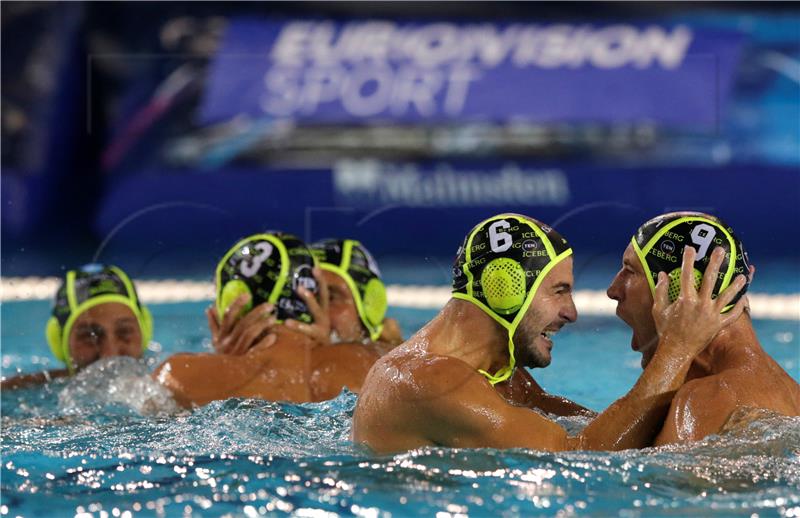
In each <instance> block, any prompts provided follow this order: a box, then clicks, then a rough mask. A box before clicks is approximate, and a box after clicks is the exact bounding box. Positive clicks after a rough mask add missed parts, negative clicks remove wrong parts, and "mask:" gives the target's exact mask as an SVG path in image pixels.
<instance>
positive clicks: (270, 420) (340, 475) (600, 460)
mask: <svg viewBox="0 0 800 518" xmlns="http://www.w3.org/2000/svg"><path fill="white" fill-rule="evenodd" d="M150 383H151V382H150V381H149V376H147V368H146V367H145V366H143V365H142V364H140V363H138V362H132V361H130V360H125V359H119V360H115V361H109V362H106V363H103V364H100V365H98V366H96V367H95V368H94V369H92V370H89V369H87V370H86V371H84V372H83V373H81V375H79V376H76V377H75V378H74V379H72V380H69V381H67V382H63V383H61V384H53V386H51V387H49V388H43V389H39V392H40V394H39V397H41V398H42V399H41V400H36V399H34V393H28V394H27V395H16V396H12V395H9V394H3V403H4V412H5V410H6V408H8V406H11V408H10V410H11V411H12V413H11V415H10V416H4V418H3V442H2V455H3V466H2V479H1V480H2V481H1V482H0V484H1V485H0V489H2V496H1V497H0V498H2V505H5V506H7V507H8V509H9V512H10V513H12V514H25V515H35V514H46V515H54V514H57V515H68V514H75V513H81V512H90V513H95V514H99V513H100V512H101V511H105V512H108V513H109V514H113V510H114V509H115V508H116V509H117V511H118V513H123V512H124V511H131V512H132V513H137V512H142V513H144V514H155V515H162V516H163V515H175V514H186V513H191V514H198V515H209V516H218V515H221V514H226V513H231V514H234V515H254V514H258V513H268V514H277V515H290V514H292V515H300V516H302V515H311V514H313V515H320V516H321V515H324V513H334V514H337V515H338V514H345V515H350V514H356V515H369V516H383V515H388V513H392V514H394V515H398V514H399V515H407V514H424V515H433V514H436V513H447V514H448V515H451V516H452V515H457V514H471V515H486V514H493V515H499V516H517V515H542V514H545V515H562V516H578V515H591V516H597V515H603V516H607V515H626V516H645V515H646V516H651V515H659V514H668V515H681V516H691V515H704V516H707V515H723V516H728V515H731V514H740V513H743V514H746V515H750V514H752V513H765V512H766V513H768V514H782V515H787V516H788V515H791V514H793V513H794V512H795V510H800V492H799V491H798V487H800V418H787V417H783V416H777V415H774V414H764V413H760V414H758V415H755V416H753V415H744V416H743V417H742V418H741V419H739V420H734V422H733V423H732V425H731V426H730V427H729V429H728V430H727V431H726V432H725V433H723V434H721V435H719V436H712V437H709V438H707V439H706V440H704V441H701V442H699V443H696V444H694V445H684V446H669V447H663V448H649V449H644V450H629V451H623V452H616V453H604V452H585V451H584V452H562V453H547V452H539V451H533V450H524V449H518V450H491V449H483V450H465V449H450V448H421V449H417V450H413V451H410V452H406V453H402V454H398V455H383V456H376V455H373V454H371V453H370V452H368V451H365V450H364V449H362V448H361V447H358V446H356V445H353V444H352V443H351V441H350V430H351V424H350V423H351V420H352V414H353V409H354V406H355V402H356V397H355V395H353V394H352V393H349V392H346V391H345V392H343V393H342V394H341V395H340V396H339V397H338V398H336V399H333V400H331V401H327V402H324V403H318V404H304V405H295V404H288V403H275V402H266V401H257V400H249V399H230V400H227V401H219V402H214V403H211V404H209V405H207V406H205V407H203V408H200V409H197V410H195V411H194V412H185V411H182V412H177V413H170V412H169V411H167V410H168V409H169V405H168V404H165V403H164V400H159V403H158V404H157V405H155V408H158V409H159V411H157V412H151V411H150V410H152V408H154V407H152V406H149V405H148V404H146V402H147V401H151V400H153V398H156V399H158V398H159V397H161V396H163V395H164V394H163V393H161V392H159V390H160V387H154V386H151V385H150ZM126 391H127V392H126ZM34 392H35V391H34ZM132 392H136V393H132ZM13 397H19V398H20V400H24V401H26V402H27V403H26V405H28V407H29V408H30V407H33V406H35V404H33V403H37V404H38V403H42V402H46V403H44V404H43V405H41V406H40V407H39V408H38V410H37V411H38V413H37V414H33V413H30V412H28V413H25V412H22V411H19V408H14V404H15V401H17V400H14V399H13ZM32 402H33V403H32ZM164 405H166V406H164ZM15 412H16V413H15ZM753 417H755V419H753ZM560 422H561V424H562V425H564V426H567V427H571V428H572V431H573V432H577V431H578V430H580V429H581V428H582V427H583V426H585V424H586V422H587V420H586V419H585V418H562V419H560Z"/></svg>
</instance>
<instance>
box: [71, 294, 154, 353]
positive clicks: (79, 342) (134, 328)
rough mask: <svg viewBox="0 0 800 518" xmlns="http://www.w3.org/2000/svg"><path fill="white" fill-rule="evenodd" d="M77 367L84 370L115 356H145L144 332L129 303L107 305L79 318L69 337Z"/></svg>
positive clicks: (97, 306)
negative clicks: (90, 365) (93, 363)
mask: <svg viewBox="0 0 800 518" xmlns="http://www.w3.org/2000/svg"><path fill="white" fill-rule="evenodd" d="M69 351H70V356H71V357H72V362H73V364H74V365H75V366H76V367H78V368H80V367H85V366H87V365H89V364H90V363H92V362H95V361H97V360H99V359H101V358H108V357H111V356H130V357H133V358H141V356H142V331H141V329H140V327H139V321H138V320H137V319H136V316H135V315H134V314H133V311H131V309H130V308H129V307H127V306H126V305H125V304H120V303H118V302H106V303H103V304H98V305H96V306H94V307H91V308H89V309H87V310H86V311H84V312H83V313H81V315H80V316H78V318H76V319H75V323H74V324H73V325H72V330H71V332H70V335H69Z"/></svg>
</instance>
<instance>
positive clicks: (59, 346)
mask: <svg viewBox="0 0 800 518" xmlns="http://www.w3.org/2000/svg"><path fill="white" fill-rule="evenodd" d="M112 302H118V301H112ZM101 303H102V302H101ZM90 307H91V306H90ZM129 307H130V308H131V310H133V313H134V315H136V316H137V317H138V318H137V319H136V320H137V322H138V323H139V331H140V332H141V334H142V350H143V351H146V350H147V349H148V347H149V346H150V340H152V339H153V315H152V313H150V310H149V309H147V306H138V311H136V309H135V306H133V305H130V306H129ZM86 309H88V308H86ZM84 311H85V310H84ZM81 313H83V311H80V310H78V311H77V312H76V314H75V317H74V318H77V316H78V315H80V314H81ZM74 318H73V320H74ZM68 326H69V322H68ZM44 334H45V337H46V338H47V345H49V346H50V351H51V352H52V353H53V356H55V357H56V359H57V360H58V361H60V362H62V363H66V364H67V366H68V367H69V368H70V369H72V366H71V361H70V358H69V357H68V356H69V354H68V351H66V350H65V349H66V348H67V347H69V344H68V343H67V342H66V339H65V337H64V329H63V328H62V327H61V323H60V322H59V321H58V319H57V318H56V317H50V318H49V319H48V320H47V326H46V327H45V330H44Z"/></svg>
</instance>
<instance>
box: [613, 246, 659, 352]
mask: <svg viewBox="0 0 800 518" xmlns="http://www.w3.org/2000/svg"><path fill="white" fill-rule="evenodd" d="M606 294H607V295H608V297H609V298H611V299H613V300H616V301H617V316H618V317H619V318H621V319H622V320H623V321H624V322H625V323H626V324H628V326H630V328H631V329H632V330H633V336H632V337H631V348H632V349H633V350H634V351H638V352H640V353H642V367H643V368H644V367H646V366H647V364H648V363H650V360H651V359H652V358H653V355H654V354H655V352H656V346H657V345H658V333H657V332H656V325H655V322H654V320H653V294H652V292H651V291H650V285H649V284H648V282H647V274H646V273H645V271H644V268H643V267H642V263H641V262H640V261H639V258H638V257H637V256H636V252H635V251H634V250H633V245H630V244H629V245H628V247H627V248H626V249H625V253H624V254H623V255H622V268H621V269H620V271H619V272H617V275H616V276H615V277H614V280H613V281H611V285H610V286H609V287H608V290H607V291H606Z"/></svg>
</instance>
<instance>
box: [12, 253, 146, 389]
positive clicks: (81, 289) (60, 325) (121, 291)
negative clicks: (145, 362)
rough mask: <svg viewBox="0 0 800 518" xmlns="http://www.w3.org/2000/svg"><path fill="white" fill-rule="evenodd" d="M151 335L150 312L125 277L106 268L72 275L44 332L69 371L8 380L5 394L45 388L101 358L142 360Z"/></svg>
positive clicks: (89, 268) (66, 278)
mask: <svg viewBox="0 0 800 518" xmlns="http://www.w3.org/2000/svg"><path fill="white" fill-rule="evenodd" d="M152 332H153V324H152V318H151V316H150V312H149V311H148V310H147V308H146V307H145V306H143V305H142V304H141V303H140V302H139V298H138V296H137V294H136V288H135V287H134V285H133V282H131V280H130V279H129V278H128V276H127V275H126V274H125V272H123V271H122V270H121V269H119V268H117V267H116V266H107V265H102V264H88V265H85V266H83V267H81V268H79V269H77V270H70V271H68V272H67V273H66V275H65V276H64V279H63V281H62V283H61V287H60V288H59V289H58V291H57V292H56V297H55V301H54V304H53V311H52V316H51V317H50V320H49V321H48V322H47V327H46V329H45V336H46V338H47V342H48V344H49V345H50V350H51V351H52V352H53V355H54V356H55V357H56V358H58V360H60V361H61V362H63V363H65V364H66V368H65V369H58V370H51V371H45V372H39V373H35V374H23V375H20V376H15V377H13V378H9V379H4V380H3V382H2V388H3V389H11V388H20V387H25V386H30V385H39V384H42V383H46V382H48V381H50V380H51V379H53V378H60V377H64V376H69V375H72V374H74V373H75V372H76V371H77V370H79V369H82V368H83V367H86V366H87V365H89V364H91V363H93V362H95V361H97V360H99V359H101V358H108V357H111V356H130V357H133V358H141V356H142V353H143V352H144V351H145V350H146V349H147V346H148V344H149V343H150V338H151V336H152Z"/></svg>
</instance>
